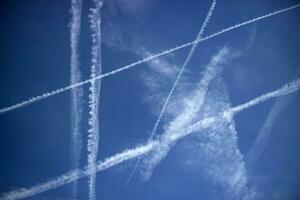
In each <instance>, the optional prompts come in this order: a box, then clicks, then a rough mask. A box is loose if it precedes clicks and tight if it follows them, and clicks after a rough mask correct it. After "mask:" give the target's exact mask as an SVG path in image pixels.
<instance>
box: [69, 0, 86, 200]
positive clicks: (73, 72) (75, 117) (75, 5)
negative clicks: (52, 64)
mask: <svg viewBox="0 0 300 200" xmlns="http://www.w3.org/2000/svg"><path fill="white" fill-rule="evenodd" d="M81 14H82V0H72V2H71V23H70V42H71V67H70V68H71V69H70V76H71V77H70V84H71V85H72V84H75V83H78V82H80V81H81V72H80V67H79V56H78V54H79V53H78V48H79V38H80V32H81V31H80V29H81ZM82 97H83V90H82V88H81V87H78V88H73V89H72V90H71V130H72V131H71V148H70V150H71V151H70V152H71V168H73V169H74V168H75V169H76V168H79V167H80V157H81V146H82V139H81V138H82V135H81V131H80V130H81V126H80V123H81V121H82V116H81V115H82ZM71 192H72V199H74V200H75V199H77V195H78V182H77V181H74V182H73V184H72V191H71Z"/></svg>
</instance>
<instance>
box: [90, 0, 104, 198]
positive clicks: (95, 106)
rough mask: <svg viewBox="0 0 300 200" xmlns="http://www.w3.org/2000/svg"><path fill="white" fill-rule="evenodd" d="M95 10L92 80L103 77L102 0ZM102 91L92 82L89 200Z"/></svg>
mask: <svg viewBox="0 0 300 200" xmlns="http://www.w3.org/2000/svg"><path fill="white" fill-rule="evenodd" d="M94 4H95V8H93V9H91V12H92V13H91V15H90V21H91V26H90V27H91V32H92V66H91V79H94V78H95V77H96V76H97V75H99V74H100V75H101V73H102V68H101V67H102V66H101V7H102V5H103V4H102V1H101V0H94ZM100 89H101V79H99V80H93V81H91V85H90V88H89V90H90V95H89V107H90V112H89V115H90V118H89V120H88V123H89V130H88V133H89V134H88V144H87V150H88V160H87V165H88V169H89V170H90V171H89V174H90V175H89V180H88V191H89V199H90V200H96V171H97V155H98V148H99V147H98V145H99V98H100Z"/></svg>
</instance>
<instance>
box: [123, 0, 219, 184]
mask: <svg viewBox="0 0 300 200" xmlns="http://www.w3.org/2000/svg"><path fill="white" fill-rule="evenodd" d="M216 3H217V1H216V0H213V1H212V4H211V6H210V8H209V10H208V13H207V15H206V17H205V19H204V21H203V23H202V25H201V28H200V30H199V32H198V35H197V37H196V40H200V39H201V37H202V34H203V33H204V31H205V28H206V26H207V25H208V23H209V21H210V18H211V16H212V14H213V11H214V9H215V6H216ZM197 45H198V43H194V44H193V45H192V48H191V49H190V51H189V53H188V56H187V57H186V59H185V61H184V63H183V65H182V67H181V69H180V72H179V73H178V75H177V77H176V80H175V82H174V84H173V86H172V88H171V90H170V92H169V94H168V96H167V98H166V100H165V102H164V104H163V107H162V109H161V111H160V113H159V115H158V117H157V119H156V122H155V124H154V127H153V128H152V131H151V133H150V136H149V139H148V140H149V141H150V140H152V139H153V137H154V136H155V134H156V131H157V128H158V126H159V124H160V121H161V119H162V117H163V115H164V113H165V110H166V108H167V105H168V103H169V101H170V99H171V96H172V94H173V92H174V90H175V88H176V86H177V84H178V82H179V80H180V78H181V76H182V74H183V72H184V70H185V68H186V66H187V65H188V63H189V62H190V60H191V58H192V56H193V55H194V52H195V50H196V48H197ZM140 162H141V157H139V158H138V160H137V161H136V163H135V166H134V168H133V170H132V171H131V173H130V175H129V177H128V179H127V181H126V183H125V188H126V187H127V186H128V184H129V183H130V181H131V179H132V177H133V175H134V173H135V171H136V169H137V167H138V165H139V164H140Z"/></svg>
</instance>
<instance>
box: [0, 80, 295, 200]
mask: <svg viewBox="0 0 300 200" xmlns="http://www.w3.org/2000/svg"><path fill="white" fill-rule="evenodd" d="M298 90H300V79H297V80H295V81H292V82H290V83H288V84H286V85H284V86H283V87H281V88H279V89H277V90H275V91H273V92H269V93H266V94H263V95H261V96H259V97H257V98H255V99H253V100H251V101H248V102H246V103H244V104H241V105H238V106H236V107H232V108H230V109H227V110H226V111H224V112H223V114H222V113H221V115H217V116H213V117H207V118H204V119H202V120H199V121H198V122H196V123H194V124H192V125H191V126H189V127H185V128H183V129H182V134H174V135H173V136H172V137H170V138H169V140H170V141H172V142H176V141H178V140H180V139H182V138H184V137H186V136H188V135H190V134H193V133H197V132H199V130H201V129H205V128H208V127H209V126H211V125H212V124H213V122H215V120H216V119H217V118H219V117H230V118H229V119H231V117H232V116H233V114H237V113H239V112H241V111H243V110H245V109H248V108H250V107H252V106H255V105H257V104H259V103H262V102H264V101H267V100H270V99H271V98H275V97H280V96H285V95H288V94H292V93H295V92H297V91H298ZM268 94H272V95H268ZM266 96H267V97H266ZM251 102H256V103H251ZM244 105H248V106H244ZM233 111H234V112H233ZM230 114H231V115H230ZM160 145H163V144H160V140H152V141H149V142H147V143H146V144H145V145H140V146H138V147H136V148H133V149H127V150H125V151H123V152H121V153H118V154H115V155H114V156H111V157H109V158H106V159H105V160H104V161H103V162H102V161H98V162H97V170H96V172H99V171H103V170H106V169H109V168H111V167H113V166H115V165H118V164H120V163H122V162H125V161H127V160H130V159H133V158H137V157H139V156H142V155H145V154H147V153H149V152H150V151H151V150H153V149H155V148H158V147H159V146H160ZM96 172H95V173H96ZM91 173H92V172H91V170H90V169H87V168H85V169H84V170H80V169H75V170H71V171H70V172H68V173H66V174H63V175H61V176H59V177H57V178H54V179H52V180H50V181H47V182H45V183H41V184H38V185H35V186H32V187H30V188H28V189H24V188H22V189H19V190H14V191H11V192H8V193H4V194H2V195H1V198H0V199H3V200H16V199H23V198H27V197H31V196H34V195H37V194H40V193H42V192H45V191H48V190H51V189H54V188H58V187H61V186H63V185H66V184H69V183H72V182H73V181H75V180H78V179H80V178H83V177H86V176H89V175H90V174H91Z"/></svg>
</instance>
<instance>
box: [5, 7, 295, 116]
mask: <svg viewBox="0 0 300 200" xmlns="http://www.w3.org/2000/svg"><path fill="white" fill-rule="evenodd" d="M299 6H300V4H296V5H294V6H291V7H288V8H284V9H281V10H277V11H274V12H272V13H269V14H266V15H263V16H260V17H256V18H253V19H251V20H248V21H244V22H242V23H239V24H236V25H233V26H230V27H228V28H225V29H223V30H221V31H218V32H216V33H213V34H210V35H208V36H206V37H203V38H201V39H199V40H194V41H192V42H188V43H185V44H182V45H180V46H177V47H175V48H172V49H169V50H165V51H163V52H161V53H158V54H155V55H152V56H149V57H147V58H144V59H141V60H139V61H136V62H134V63H131V64H128V65H125V66H123V67H120V68H118V69H116V70H113V71H110V72H107V73H105V74H102V75H99V76H96V77H95V78H92V79H87V80H85V81H82V82H78V83H76V84H72V85H68V86H65V87H62V88H59V89H56V90H52V91H50V92H46V93H44V94H41V95H38V96H35V97H33V98H30V99H28V100H24V101H22V102H20V103H17V104H15V105H12V106H8V107H3V108H1V109H0V114H3V113H6V112H10V111H13V110H16V109H19V108H22V107H25V106H27V105H30V104H32V103H34V102H38V101H41V100H43V99H47V98H49V97H52V96H55V95H58V94H60V93H63V92H65V91H68V90H71V89H73V88H76V87H80V86H82V85H86V84H88V83H90V82H92V81H96V80H99V79H102V78H105V77H108V76H111V75H114V74H117V73H119V72H122V71H124V70H128V69H131V68H133V67H135V66H137V65H139V64H142V63H145V62H148V61H150V60H153V59H155V58H158V57H160V56H163V55H166V54H169V53H171V52H174V51H177V50H180V49H183V48H186V47H188V46H192V45H193V44H195V43H200V42H203V41H206V40H209V39H212V38H214V37H217V36H219V35H222V34H224V33H226V32H229V31H232V30H235V29H238V28H240V27H242V26H246V25H249V24H252V23H254V22H257V21H260V20H263V19H266V18H269V17H271V16H274V15H278V14H280V13H284V12H287V11H290V10H293V9H296V8H298V7H299Z"/></svg>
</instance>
